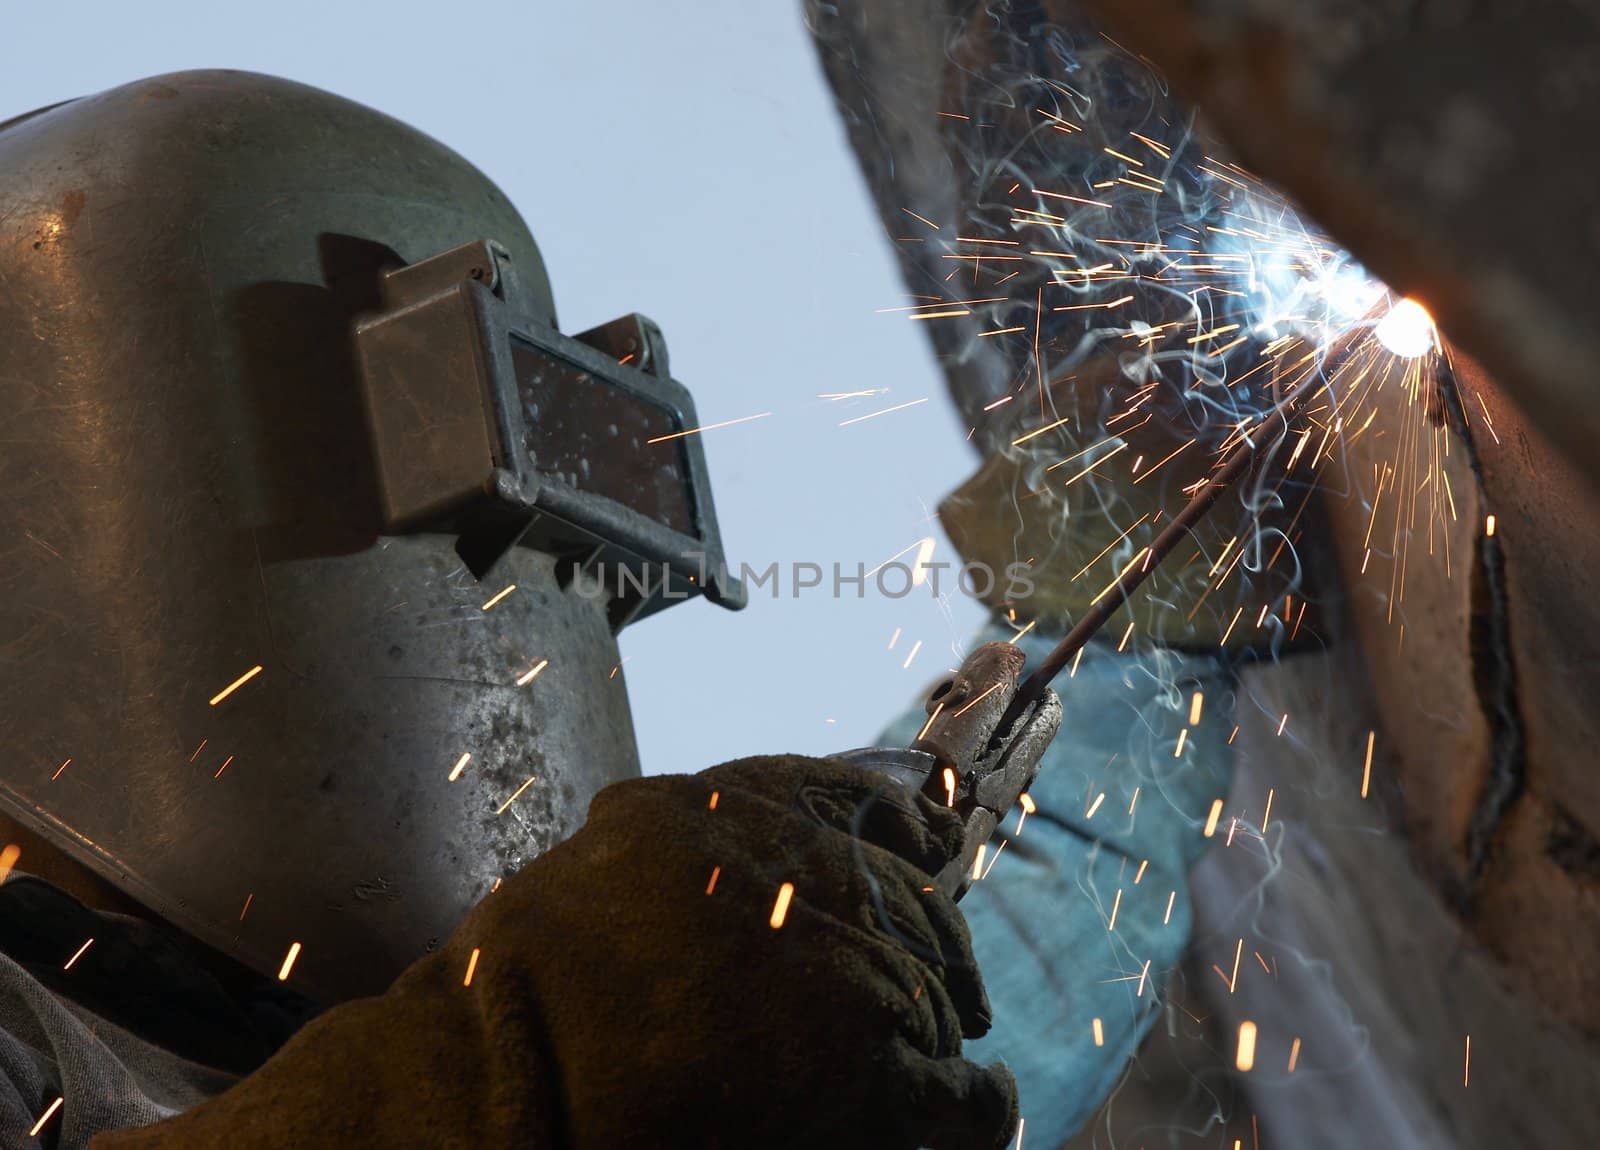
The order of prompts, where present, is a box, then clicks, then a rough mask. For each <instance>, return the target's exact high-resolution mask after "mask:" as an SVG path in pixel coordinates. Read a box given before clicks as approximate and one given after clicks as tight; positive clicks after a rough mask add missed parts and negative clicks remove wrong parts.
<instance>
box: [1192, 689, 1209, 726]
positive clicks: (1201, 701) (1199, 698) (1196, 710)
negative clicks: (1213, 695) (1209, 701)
mask: <svg viewBox="0 0 1600 1150" xmlns="http://www.w3.org/2000/svg"><path fill="white" fill-rule="evenodd" d="M1205 701H1206V697H1205V696H1204V695H1203V694H1201V693H1200V692H1199V691H1196V692H1195V693H1194V697H1193V698H1191V699H1190V700H1189V725H1190V726H1191V727H1198V726H1199V725H1200V709H1201V707H1203V706H1204V705H1205Z"/></svg>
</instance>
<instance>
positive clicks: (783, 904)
mask: <svg viewBox="0 0 1600 1150" xmlns="http://www.w3.org/2000/svg"><path fill="white" fill-rule="evenodd" d="M792 898H794V883H792V882H786V883H784V884H783V885H782V886H780V887H779V888H778V901H777V902H775V903H773V904H772V917H771V918H770V919H768V920H767V921H769V922H770V923H771V924H772V929H773V930H777V929H778V928H779V927H781V926H782V925H783V920H784V919H786V918H788V917H789V900H790V899H792Z"/></svg>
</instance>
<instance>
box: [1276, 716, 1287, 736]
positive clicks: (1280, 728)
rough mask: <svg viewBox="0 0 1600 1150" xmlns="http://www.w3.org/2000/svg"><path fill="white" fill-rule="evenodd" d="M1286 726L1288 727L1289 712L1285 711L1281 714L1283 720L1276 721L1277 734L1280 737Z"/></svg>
mask: <svg viewBox="0 0 1600 1150" xmlns="http://www.w3.org/2000/svg"><path fill="white" fill-rule="evenodd" d="M1288 725H1289V712H1288V711H1285V712H1284V713H1283V718H1281V719H1279V720H1278V734H1279V735H1282V734H1283V729H1284V728H1285V727H1287V726H1288Z"/></svg>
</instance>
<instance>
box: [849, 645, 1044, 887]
mask: <svg viewBox="0 0 1600 1150" xmlns="http://www.w3.org/2000/svg"><path fill="white" fill-rule="evenodd" d="M1024 662H1025V656H1024V655H1023V653H1022V652H1021V651H1020V650H1019V649H1018V648H1017V647H1015V646H1013V645H1012V644H1010V643H985V644H984V645H983V646H981V647H979V648H978V649H977V650H976V651H974V652H973V653H972V654H971V655H969V656H968V657H967V659H966V661H965V662H963V663H962V664H961V666H960V667H959V668H958V669H957V670H956V673H955V674H954V675H952V676H951V677H950V678H948V679H945V680H944V681H942V682H941V683H939V684H938V685H937V686H936V687H934V689H933V690H932V691H931V692H929V694H928V700H927V708H926V709H927V714H928V721H927V723H926V724H924V726H923V728H922V730H921V731H920V732H919V733H918V735H917V737H916V739H914V740H913V741H912V743H911V746H910V747H864V748H861V749H860V750H854V751H846V752H844V753H843V754H841V755H835V756H833V757H834V758H839V759H843V760H845V761H846V762H849V763H854V764H855V765H856V766H859V767H865V768H866V769H868V770H872V771H877V772H879V773H881V774H883V775H885V776H887V777H888V778H891V779H893V780H895V781H896V782H897V783H899V784H901V785H903V786H907V787H911V788H914V789H916V790H920V791H922V793H923V794H925V795H927V796H928V797H929V798H931V799H934V800H936V801H938V802H942V803H944V804H945V805H947V806H951V807H954V808H956V809H957V810H958V811H960V812H961V813H962V815H963V816H964V820H965V822H966V827H967V834H966V842H965V846H964V848H963V850H962V853H961V857H960V858H958V859H953V860H952V861H951V862H950V863H949V864H948V865H947V866H946V867H945V868H944V870H942V871H940V872H939V874H937V875H935V876H934V885H935V886H937V887H938V888H939V889H940V890H942V891H944V892H945V893H946V894H948V895H950V896H951V897H952V898H957V899H959V898H960V897H961V896H962V895H963V894H965V893H966V891H967V888H968V887H969V886H971V885H972V866H973V861H974V860H975V859H976V858H977V855H978V848H979V847H980V846H982V845H983V844H984V843H986V842H988V841H989V836H990V835H992V834H993V833H994V830H995V827H997V826H999V825H1000V820H1001V819H1003V818H1004V817H1005V814H1006V812H1007V811H1008V810H1010V809H1011V807H1012V806H1013V805H1014V804H1015V803H1016V802H1017V800H1018V799H1019V798H1020V797H1021V796H1022V793H1023V792H1024V791H1026V790H1027V789H1028V787H1030V786H1031V785H1032V784H1033V780H1034V778H1035V777H1036V776H1037V775H1038V773H1039V762H1040V760H1041V759H1042V757H1043V756H1044V752H1045V750H1046V748H1048V747H1049V745H1050V740H1052V739H1053V738H1055V735H1056V732H1057V731H1058V730H1060V728H1061V700H1060V699H1059V698H1057V697H1056V693H1055V692H1054V691H1050V690H1046V691H1045V692H1044V694H1043V695H1042V696H1041V697H1040V698H1039V699H1037V700H1036V701H1034V702H1032V703H1030V704H1029V705H1028V706H1027V708H1026V709H1024V710H1023V711H1022V713H1021V714H1020V715H1018V716H1017V718H1016V720H1015V721H1014V722H1012V723H1010V724H1009V726H1008V727H1006V728H1004V729H1002V728H1001V725H1000V724H1001V719H1002V717H1003V716H1004V715H1005V713H1006V710H1007V708H1008V706H1009V705H1010V703H1011V701H1012V699H1013V697H1014V696H1015V695H1016V693H1017V688H1018V686H1019V684H1020V682H1021V679H1022V667H1023V663H1024Z"/></svg>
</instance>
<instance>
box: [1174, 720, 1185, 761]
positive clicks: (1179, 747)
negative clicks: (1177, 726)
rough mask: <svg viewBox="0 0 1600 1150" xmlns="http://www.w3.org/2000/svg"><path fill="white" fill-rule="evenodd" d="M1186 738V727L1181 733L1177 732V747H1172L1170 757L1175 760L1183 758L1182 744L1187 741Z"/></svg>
mask: <svg viewBox="0 0 1600 1150" xmlns="http://www.w3.org/2000/svg"><path fill="white" fill-rule="evenodd" d="M1188 737H1189V728H1188V727H1184V728H1183V729H1182V730H1181V731H1179V732H1178V745H1177V746H1176V747H1174V748H1173V750H1172V757H1173V758H1175V759H1181V758H1183V743H1184V740H1185V739H1187V738H1188Z"/></svg>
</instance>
